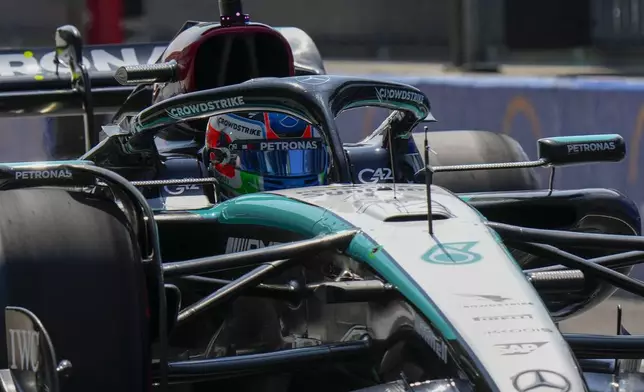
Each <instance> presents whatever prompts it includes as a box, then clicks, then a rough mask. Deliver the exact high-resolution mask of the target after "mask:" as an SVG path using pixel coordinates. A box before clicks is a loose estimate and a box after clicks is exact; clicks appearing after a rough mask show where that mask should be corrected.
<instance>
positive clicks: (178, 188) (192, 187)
mask: <svg viewBox="0 0 644 392" xmlns="http://www.w3.org/2000/svg"><path fill="white" fill-rule="evenodd" d="M163 189H164V190H165V191H166V192H167V193H169V194H171V195H173V196H179V195H183V194H184V193H185V192H189V191H198V190H200V189H201V188H200V187H199V185H196V184H186V185H166V186H164V187H163Z"/></svg>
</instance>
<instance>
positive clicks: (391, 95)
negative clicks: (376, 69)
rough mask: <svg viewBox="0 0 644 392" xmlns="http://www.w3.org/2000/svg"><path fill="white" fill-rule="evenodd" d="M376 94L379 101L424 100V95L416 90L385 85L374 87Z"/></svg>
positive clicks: (416, 101)
mask: <svg viewBox="0 0 644 392" xmlns="http://www.w3.org/2000/svg"><path fill="white" fill-rule="evenodd" d="M376 96H377V97H378V100H379V101H380V102H382V101H391V100H396V101H411V102H415V103H420V104H422V103H423V101H424V96H423V95H422V94H419V93H417V92H414V91H409V90H403V89H396V88H387V87H379V88H376Z"/></svg>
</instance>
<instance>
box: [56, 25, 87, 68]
mask: <svg viewBox="0 0 644 392" xmlns="http://www.w3.org/2000/svg"><path fill="white" fill-rule="evenodd" d="M55 40H56V59H58V60H62V61H63V62H64V63H66V64H67V65H68V66H69V68H70V69H71V71H72V72H78V71H79V70H78V69H76V68H78V66H79V65H81V64H82V63H83V38H82V36H81V33H80V31H78V29H77V28H76V27H75V26H72V25H65V26H61V27H59V28H57V29H56V35H55Z"/></svg>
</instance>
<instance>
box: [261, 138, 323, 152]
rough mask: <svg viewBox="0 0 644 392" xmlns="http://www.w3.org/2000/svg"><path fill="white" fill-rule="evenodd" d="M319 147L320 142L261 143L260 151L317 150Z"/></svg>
mask: <svg viewBox="0 0 644 392" xmlns="http://www.w3.org/2000/svg"><path fill="white" fill-rule="evenodd" d="M319 147H320V142H319V141H318V140H299V141H274V142H269V141H266V142H261V143H259V149H260V150H262V151H288V150H317V149H318V148H319Z"/></svg>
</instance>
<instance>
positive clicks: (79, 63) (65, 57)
mask: <svg viewBox="0 0 644 392" xmlns="http://www.w3.org/2000/svg"><path fill="white" fill-rule="evenodd" d="M54 39H55V41H56V51H55V57H54V64H56V75H58V71H59V67H60V65H61V64H64V65H66V66H67V67H68V68H69V70H70V73H71V80H72V88H73V89H74V90H75V91H76V92H78V93H79V94H80V95H81V96H82V99H83V112H84V113H83V121H84V128H85V152H88V151H89V150H90V149H91V148H92V147H93V146H95V145H97V144H98V132H96V130H95V126H94V104H93V102H92V85H91V81H90V78H89V71H88V70H87V68H86V67H85V65H84V64H83V37H82V36H81V33H80V31H78V29H77V28H76V26H72V25H64V26H61V27H59V28H57V29H56V34H55V35H54Z"/></svg>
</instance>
